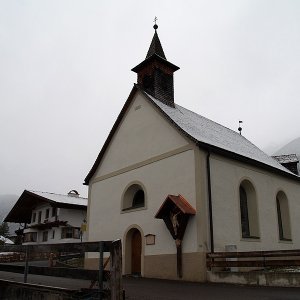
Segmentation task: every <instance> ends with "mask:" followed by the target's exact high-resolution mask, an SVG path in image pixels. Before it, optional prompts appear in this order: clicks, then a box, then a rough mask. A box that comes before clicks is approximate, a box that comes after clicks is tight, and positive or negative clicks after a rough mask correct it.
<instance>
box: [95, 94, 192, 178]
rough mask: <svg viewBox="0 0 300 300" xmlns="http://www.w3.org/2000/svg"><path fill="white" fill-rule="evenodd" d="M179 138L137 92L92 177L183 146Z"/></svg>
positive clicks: (176, 132) (150, 104) (174, 130)
mask: <svg viewBox="0 0 300 300" xmlns="http://www.w3.org/2000/svg"><path fill="white" fill-rule="evenodd" d="M189 143H190V141H189V140H188V139H187V138H185V137H184V136H183V135H181V134H180V133H179V132H178V131H177V130H176V129H175V128H174V127H173V126H172V125H171V124H170V123H169V122H168V121H167V120H166V119H165V118H164V117H163V115H162V114H161V112H160V111H159V110H158V109H157V108H155V107H154V105H153V104H152V103H150V102H149V100H148V99H146V97H145V96H144V95H143V94H142V93H141V92H139V91H137V92H136V93H135V95H134V96H133V99H132V101H131V104H130V105H129V107H128V108H127V111H126V112H125V113H124V115H123V118H122V119H121V120H119V124H118V128H117V129H116V130H115V132H114V133H113V136H112V137H111V139H110V141H109V145H108V147H107V148H106V151H105V153H104V155H103V156H102V159H101V162H100V164H99V166H98V168H97V171H96V172H95V175H94V178H97V177H99V176H103V175H106V174H109V173H112V172H115V171H118V170H120V169H123V168H126V167H129V166H132V165H134V164H136V163H141V162H143V161H146V160H148V159H151V158H155V157H158V156H160V155H163V154H165V153H168V152H170V151H173V150H176V149H178V148H181V147H183V146H186V145H188V144H189Z"/></svg>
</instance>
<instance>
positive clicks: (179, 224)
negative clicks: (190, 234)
mask: <svg viewBox="0 0 300 300" xmlns="http://www.w3.org/2000/svg"><path fill="white" fill-rule="evenodd" d="M195 214H196V210H195V209H194V208H193V207H192V206H191V205H190V204H189V203H188V202H187V200H185V199H184V198H183V197H182V196H181V195H178V196H174V195H168V197H167V198H166V200H165V201H164V202H163V204H162V205H161V207H160V209H159V210H158V212H157V213H156V215H155V218H157V219H163V220H164V222H165V224H166V226H167V228H168V230H169V231H170V233H171V235H172V237H173V239H174V240H175V245H176V249H177V276H178V277H179V278H182V240H183V237H184V233H185V229H186V226H187V223H188V220H189V217H190V216H192V215H195Z"/></svg>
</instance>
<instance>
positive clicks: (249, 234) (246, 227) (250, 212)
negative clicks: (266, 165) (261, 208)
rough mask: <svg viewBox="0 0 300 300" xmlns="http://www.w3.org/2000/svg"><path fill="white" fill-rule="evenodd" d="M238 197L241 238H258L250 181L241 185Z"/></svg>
mask: <svg viewBox="0 0 300 300" xmlns="http://www.w3.org/2000/svg"><path fill="white" fill-rule="evenodd" d="M239 196H240V216H241V229H242V237H243V238H259V226H258V213H257V201H256V193H255V190H254V187H253V185H252V184H251V183H250V181H248V180H244V181H243V182H242V183H241V185H240V188H239Z"/></svg>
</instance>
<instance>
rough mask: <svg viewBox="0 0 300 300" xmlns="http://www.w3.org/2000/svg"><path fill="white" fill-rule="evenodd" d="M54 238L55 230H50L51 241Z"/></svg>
mask: <svg viewBox="0 0 300 300" xmlns="http://www.w3.org/2000/svg"><path fill="white" fill-rule="evenodd" d="M54 238H55V230H52V239H54Z"/></svg>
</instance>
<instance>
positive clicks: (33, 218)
mask: <svg viewBox="0 0 300 300" xmlns="http://www.w3.org/2000/svg"><path fill="white" fill-rule="evenodd" d="M35 221H36V213H35V212H34V213H33V214H32V223H34V222H35Z"/></svg>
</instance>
